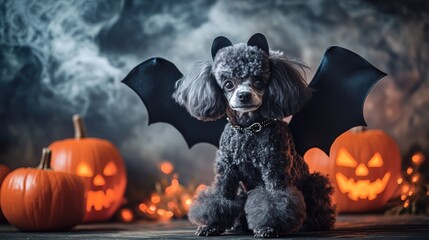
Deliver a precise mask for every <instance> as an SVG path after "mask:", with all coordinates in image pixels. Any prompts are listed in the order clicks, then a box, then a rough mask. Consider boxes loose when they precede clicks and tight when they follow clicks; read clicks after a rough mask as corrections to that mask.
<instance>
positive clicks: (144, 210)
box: [139, 203, 147, 213]
mask: <svg viewBox="0 0 429 240" xmlns="http://www.w3.org/2000/svg"><path fill="white" fill-rule="evenodd" d="M139 210H140V211H141V212H144V213H146V212H147V205H146V204H144V203H140V204H139Z"/></svg>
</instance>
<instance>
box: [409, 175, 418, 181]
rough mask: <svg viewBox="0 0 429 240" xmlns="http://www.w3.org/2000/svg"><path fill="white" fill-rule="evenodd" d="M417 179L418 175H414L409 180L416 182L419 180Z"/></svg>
mask: <svg viewBox="0 0 429 240" xmlns="http://www.w3.org/2000/svg"><path fill="white" fill-rule="evenodd" d="M419 179H420V176H419V175H414V176H413V177H412V178H411V181H412V182H413V183H416V182H418V181H419Z"/></svg>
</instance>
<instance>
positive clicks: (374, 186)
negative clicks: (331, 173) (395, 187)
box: [335, 173, 390, 201]
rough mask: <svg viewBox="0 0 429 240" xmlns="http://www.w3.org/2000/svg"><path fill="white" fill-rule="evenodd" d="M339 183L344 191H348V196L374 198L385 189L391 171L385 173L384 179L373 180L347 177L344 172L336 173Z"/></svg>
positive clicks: (352, 197) (355, 198) (355, 199)
mask: <svg viewBox="0 0 429 240" xmlns="http://www.w3.org/2000/svg"><path fill="white" fill-rule="evenodd" d="M335 177H336V180H337V185H338V187H339V189H340V191H341V192H342V193H348V195H347V196H348V197H349V198H350V199H352V200H354V201H357V200H358V199H367V200H374V199H376V198H377V195H378V194H380V193H381V192H383V191H384V189H385V188H386V186H387V183H388V182H389V179H390V173H386V174H384V176H383V178H382V179H380V178H379V179H377V180H375V181H373V182H371V181H370V180H358V181H355V180H354V179H353V178H347V177H346V176H344V175H343V174H342V173H336V174H335Z"/></svg>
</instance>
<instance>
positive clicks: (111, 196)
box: [49, 115, 127, 222]
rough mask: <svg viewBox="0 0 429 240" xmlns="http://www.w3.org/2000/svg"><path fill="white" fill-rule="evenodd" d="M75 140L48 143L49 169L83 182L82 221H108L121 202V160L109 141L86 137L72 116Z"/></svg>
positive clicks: (123, 176)
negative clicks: (50, 152)
mask: <svg viewBox="0 0 429 240" xmlns="http://www.w3.org/2000/svg"><path fill="white" fill-rule="evenodd" d="M73 123H74V127H75V138H72V139H65V140H61V141H56V142H54V143H52V144H51V145H50V146H49V148H50V149H52V162H51V167H52V168H53V169H55V170H57V171H66V172H70V173H74V174H77V175H79V176H80V177H81V178H82V179H83V180H84V183H85V187H86V191H87V198H86V214H85V218H84V221H85V222H97V221H105V220H108V219H110V218H111V217H112V216H113V214H115V212H116V211H117V210H118V208H119V207H120V205H121V204H122V201H123V195H124V192H125V187H126V184H127V175H126V171H125V166H124V161H123V159H122V157H121V155H120V154H119V151H118V150H117V149H116V147H115V146H114V145H113V144H112V143H110V142H109V141H106V140H103V139H99V138H88V137H86V131H85V127H84V124H83V121H82V119H81V118H80V117H79V116H77V115H75V116H73Z"/></svg>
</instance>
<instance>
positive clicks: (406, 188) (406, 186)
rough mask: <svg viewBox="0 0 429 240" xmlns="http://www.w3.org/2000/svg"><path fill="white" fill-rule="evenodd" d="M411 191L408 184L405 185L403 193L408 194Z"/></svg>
mask: <svg viewBox="0 0 429 240" xmlns="http://www.w3.org/2000/svg"><path fill="white" fill-rule="evenodd" d="M409 190H410V186H409V185H408V184H405V185H404V186H403V187H402V193H406V192H408V191H409Z"/></svg>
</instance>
